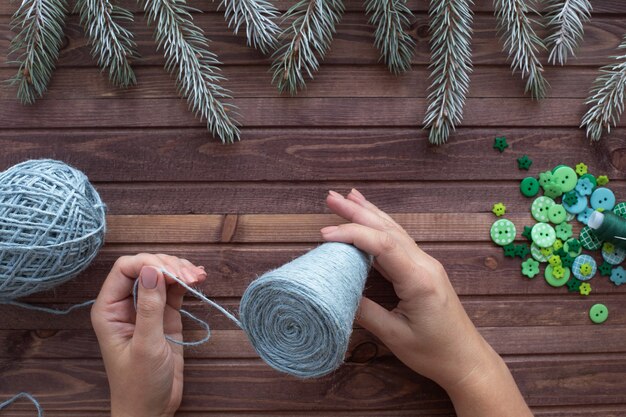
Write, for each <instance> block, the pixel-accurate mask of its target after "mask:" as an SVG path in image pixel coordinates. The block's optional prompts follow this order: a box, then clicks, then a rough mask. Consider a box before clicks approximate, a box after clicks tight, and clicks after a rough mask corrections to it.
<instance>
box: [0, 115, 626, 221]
mask: <svg viewBox="0 0 626 417" xmlns="http://www.w3.org/2000/svg"><path fill="white" fill-rule="evenodd" d="M612 132H613V133H612V135H611V137H610V138H609V139H607V140H603V141H601V142H599V143H595V144H590V143H589V142H588V141H587V140H586V139H585V135H584V132H583V131H581V130H579V129H577V128H575V127H570V128H567V129H528V128H515V129H512V128H509V127H500V128H495V127H494V128H490V129H486V128H482V129H467V128H460V129H458V130H457V131H456V132H455V133H454V135H452V137H451V140H450V143H449V144H448V145H446V146H445V147H433V146H431V145H429V144H428V140H427V133H426V132H424V131H423V130H421V129H405V128H393V129H331V128H323V129H278V128H275V129H249V130H248V129H246V130H244V132H243V138H244V139H243V140H242V141H241V142H239V143H236V144H235V145H232V146H224V145H221V144H220V143H219V142H217V141H216V140H214V139H212V138H210V137H209V135H208V133H207V132H206V131H205V130H203V129H182V130H181V129H168V130H157V129H142V130H118V129H111V130H100V131H88V130H67V129H63V130H52V131H48V130H45V131H41V130H39V131H32V130H31V131H23V130H8V129H4V130H2V131H0V147H1V148H2V149H11V152H7V153H1V154H0V169H6V168H8V167H9V166H11V165H13V164H16V163H18V162H21V161H23V160H25V159H28V158H42V157H49V158H58V159H62V160H64V161H66V162H68V163H71V164H73V165H75V166H76V167H78V168H80V169H82V170H84V171H85V172H86V173H87V175H88V176H89V178H90V179H91V180H92V181H96V182H99V181H107V182H111V181H120V182H130V181H134V182H141V181H171V180H172V179H176V181H285V180H287V181H297V180H300V181H303V180H304V181H332V180H357V181H367V180H370V181H372V180H374V181H383V180H393V181H407V180H408V181H415V180H420V181H437V183H436V184H434V185H439V184H440V183H441V181H443V180H463V181H467V180H470V181H480V182H483V181H486V180H492V179H498V180H499V179H516V180H521V179H522V178H524V177H525V176H526V175H528V174H529V173H530V174H533V175H538V173H539V172H542V171H545V170H547V169H550V168H552V167H554V166H555V165H557V164H558V163H564V164H570V165H572V164H574V165H575V164H577V163H578V162H580V161H585V162H586V163H587V164H588V165H589V167H590V168H589V169H590V172H593V173H595V174H596V175H600V174H606V175H609V177H610V178H621V179H624V178H626V137H625V135H624V133H625V132H626V131H624V130H622V129H617V130H613V131H612ZM500 135H503V136H506V137H507V138H508V142H509V144H510V147H509V149H507V151H506V152H505V153H502V154H501V153H499V152H497V151H496V150H494V149H493V148H492V145H493V138H494V137H495V136H500ZM557 150H558V151H557ZM523 154H528V155H530V156H531V157H532V159H533V161H534V162H533V163H534V165H533V166H532V167H531V171H530V172H529V173H527V172H526V171H520V170H518V169H517V162H516V161H515V159H516V158H518V157H520V156H522V155H523ZM442 167H443V168H444V169H443V172H442ZM479 184H480V183H477V185H479ZM400 186H401V184H400ZM435 192H436V190H433V193H435ZM511 192H513V190H512V189H511ZM514 192H517V191H514ZM276 199H277V200H279V199H280V198H279V196H276ZM374 201H375V200H374ZM489 203H491V202H489ZM392 209H393V208H392ZM390 211H391V210H390Z"/></svg>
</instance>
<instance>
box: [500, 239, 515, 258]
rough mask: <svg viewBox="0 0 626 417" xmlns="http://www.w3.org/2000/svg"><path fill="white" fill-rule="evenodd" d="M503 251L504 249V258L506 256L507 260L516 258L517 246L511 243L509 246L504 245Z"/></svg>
mask: <svg viewBox="0 0 626 417" xmlns="http://www.w3.org/2000/svg"><path fill="white" fill-rule="evenodd" d="M502 249H504V256H506V257H507V258H514V257H515V245H514V244H512V243H509V244H508V245H504V246H502Z"/></svg>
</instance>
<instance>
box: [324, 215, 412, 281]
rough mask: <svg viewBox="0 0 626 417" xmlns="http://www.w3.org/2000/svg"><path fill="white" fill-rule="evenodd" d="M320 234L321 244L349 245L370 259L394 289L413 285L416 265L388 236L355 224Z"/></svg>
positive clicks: (330, 228)
mask: <svg viewBox="0 0 626 417" xmlns="http://www.w3.org/2000/svg"><path fill="white" fill-rule="evenodd" d="M321 232H322V237H323V238H324V240H327V241H334V242H344V243H351V244H353V245H354V246H356V247H357V248H359V249H361V250H363V251H365V252H367V253H369V254H370V255H373V256H374V257H375V258H376V260H377V261H378V263H379V264H380V266H381V267H382V268H383V269H384V270H385V271H386V273H387V275H388V277H389V278H390V280H391V282H392V283H393V284H394V285H395V284H400V285H404V286H406V285H411V284H413V282H414V280H415V277H414V276H413V275H415V272H416V266H415V262H414V260H413V259H412V258H411V257H410V256H409V255H408V254H407V253H406V251H405V250H404V249H403V248H402V247H401V246H400V244H399V243H398V242H397V241H396V240H395V239H394V237H393V236H392V235H391V234H389V233H388V232H383V231H380V230H376V229H372V228H371V227H367V226H363V225H360V224H356V223H348V224H342V225H339V226H329V227H325V228H324V229H322V230H321Z"/></svg>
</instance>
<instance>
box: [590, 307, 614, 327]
mask: <svg viewBox="0 0 626 417" xmlns="http://www.w3.org/2000/svg"><path fill="white" fill-rule="evenodd" d="M589 318H590V319H591V321H592V322H594V323H596V324H600V323H604V322H605V321H606V319H608V318H609V309H608V308H606V306H605V305H604V304H594V305H593V306H592V307H591V308H590V309H589Z"/></svg>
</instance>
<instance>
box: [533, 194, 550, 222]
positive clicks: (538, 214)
mask: <svg viewBox="0 0 626 417" xmlns="http://www.w3.org/2000/svg"><path fill="white" fill-rule="evenodd" d="M554 204H555V203H554V200H553V199H551V198H549V197H546V196H541V197H537V198H536V199H535V201H533V204H532V205H531V206H530V213H531V214H532V215H533V217H534V218H535V220H537V221H538V222H542V223H547V222H548V220H550V219H549V218H548V210H549V209H550V207H552V206H553V205H554Z"/></svg>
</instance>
